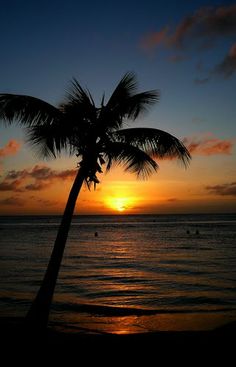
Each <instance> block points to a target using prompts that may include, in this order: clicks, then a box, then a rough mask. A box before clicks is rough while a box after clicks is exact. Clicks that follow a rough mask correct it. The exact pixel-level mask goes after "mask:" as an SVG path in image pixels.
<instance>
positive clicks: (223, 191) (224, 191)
mask: <svg viewBox="0 0 236 367" xmlns="http://www.w3.org/2000/svg"><path fill="white" fill-rule="evenodd" d="M206 189H207V190H208V191H210V192H211V193H212V194H217V195H221V196H236V182H231V183H225V184H221V185H215V186H206Z"/></svg>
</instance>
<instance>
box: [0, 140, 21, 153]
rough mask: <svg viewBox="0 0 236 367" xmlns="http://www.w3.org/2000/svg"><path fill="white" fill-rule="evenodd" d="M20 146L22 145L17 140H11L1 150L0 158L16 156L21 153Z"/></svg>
mask: <svg viewBox="0 0 236 367" xmlns="http://www.w3.org/2000/svg"><path fill="white" fill-rule="evenodd" d="M20 146H21V144H20V142H18V141H17V140H15V139H11V140H9V142H8V143H7V144H6V145H5V146H4V147H3V148H0V158H4V157H7V156H9V155H14V154H16V153H17V152H18V151H19V149H20Z"/></svg>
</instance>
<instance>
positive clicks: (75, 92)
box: [60, 78, 97, 122]
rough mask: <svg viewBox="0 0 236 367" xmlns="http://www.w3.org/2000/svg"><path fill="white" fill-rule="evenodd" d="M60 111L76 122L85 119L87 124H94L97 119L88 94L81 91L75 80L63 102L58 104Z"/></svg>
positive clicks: (91, 99) (93, 104) (92, 101)
mask: <svg viewBox="0 0 236 367" xmlns="http://www.w3.org/2000/svg"><path fill="white" fill-rule="evenodd" d="M60 110H62V111H63V112H64V113H65V114H66V115H68V116H70V117H71V118H74V119H77V120H78V121H79V120H81V121H82V120H85V119H87V122H94V121H95V120H96V117H97V108H96V106H95V103H94V100H93V98H92V96H91V94H90V92H89V91H88V90H85V89H83V88H82V86H81V85H80V84H79V82H78V81H77V80H76V79H75V78H74V79H73V80H72V85H71V88H70V90H69V92H68V93H67V95H66V98H65V101H64V102H63V103H61V104H60Z"/></svg>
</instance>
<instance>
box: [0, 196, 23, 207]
mask: <svg viewBox="0 0 236 367" xmlns="http://www.w3.org/2000/svg"><path fill="white" fill-rule="evenodd" d="M24 203H25V200H23V199H20V198H18V197H15V196H11V197H8V198H6V199H2V200H0V204H1V205H4V206H23V205H24Z"/></svg>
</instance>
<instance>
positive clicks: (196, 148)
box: [183, 134, 234, 156]
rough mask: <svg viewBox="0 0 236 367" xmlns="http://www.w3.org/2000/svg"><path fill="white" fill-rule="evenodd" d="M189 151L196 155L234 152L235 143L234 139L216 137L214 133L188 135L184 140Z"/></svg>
mask: <svg viewBox="0 0 236 367" xmlns="http://www.w3.org/2000/svg"><path fill="white" fill-rule="evenodd" d="M183 142H184V144H185V145H186V147H187V148H188V150H189V152H190V153H191V154H194V155H202V156H209V155H218V154H226V155H230V154H232V149H233V145H234V141H233V140H230V139H228V140H223V139H219V138H216V137H214V135H212V134H207V135H206V136H202V137H196V136H193V137H186V138H184V140H183Z"/></svg>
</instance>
